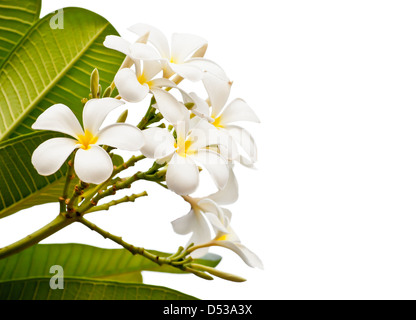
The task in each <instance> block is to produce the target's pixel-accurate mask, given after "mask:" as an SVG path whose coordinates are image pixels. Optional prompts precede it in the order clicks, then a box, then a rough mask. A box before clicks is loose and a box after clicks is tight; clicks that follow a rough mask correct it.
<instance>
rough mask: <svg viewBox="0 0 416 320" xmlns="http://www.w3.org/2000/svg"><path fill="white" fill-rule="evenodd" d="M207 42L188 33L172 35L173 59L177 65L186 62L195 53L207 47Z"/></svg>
mask: <svg viewBox="0 0 416 320" xmlns="http://www.w3.org/2000/svg"><path fill="white" fill-rule="evenodd" d="M206 44H207V41H206V40H205V39H203V38H201V37H199V36H196V35H193V34H186V33H174V34H172V44H171V57H172V58H173V59H174V60H175V62H177V63H181V62H183V61H185V59H186V58H189V57H190V56H191V54H192V53H193V52H195V51H196V50H198V49H199V48H201V47H203V46H205V45H206Z"/></svg>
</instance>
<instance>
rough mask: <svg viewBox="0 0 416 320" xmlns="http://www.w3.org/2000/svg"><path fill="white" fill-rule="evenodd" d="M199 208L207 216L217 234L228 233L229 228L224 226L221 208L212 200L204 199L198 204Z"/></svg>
mask: <svg viewBox="0 0 416 320" xmlns="http://www.w3.org/2000/svg"><path fill="white" fill-rule="evenodd" d="M198 206H199V207H200V208H201V210H202V211H204V213H205V216H206V217H207V218H208V220H209V221H210V222H211V224H212V226H213V227H214V230H215V232H216V233H217V232H218V231H222V232H224V233H227V232H228V231H227V228H226V226H225V225H224V221H225V218H224V213H223V210H222V208H221V207H219V206H218V205H217V203H215V202H214V201H212V200H211V199H207V198H203V199H201V200H200V201H199V202H198Z"/></svg>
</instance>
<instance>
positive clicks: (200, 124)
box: [188, 117, 221, 151]
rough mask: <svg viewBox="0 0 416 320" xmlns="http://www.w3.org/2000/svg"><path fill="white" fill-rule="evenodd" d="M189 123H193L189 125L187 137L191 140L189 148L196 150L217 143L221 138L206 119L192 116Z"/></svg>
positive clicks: (218, 132)
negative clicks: (191, 125)
mask: <svg viewBox="0 0 416 320" xmlns="http://www.w3.org/2000/svg"><path fill="white" fill-rule="evenodd" d="M191 124H194V126H193V127H191V129H190V134H189V137H188V140H189V141H192V143H191V145H190V146H189V150H191V151H198V150H199V149H201V148H205V147H206V146H209V145H215V144H217V143H219V141H220V139H221V136H220V135H221V133H220V131H219V130H218V129H217V128H215V127H214V126H213V125H212V124H210V123H209V122H208V121H207V120H205V119H201V118H197V117H194V118H192V121H191Z"/></svg>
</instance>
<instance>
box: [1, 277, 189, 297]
mask: <svg viewBox="0 0 416 320" xmlns="http://www.w3.org/2000/svg"><path fill="white" fill-rule="evenodd" d="M49 282H50V278H32V279H27V280H17V281H6V282H0V300H197V299H196V298H195V297H193V296H190V295H187V294H184V293H181V292H179V291H176V290H173V289H169V288H166V287H160V286H153V285H146V284H134V283H125V282H116V281H104V280H92V279H84V278H79V279H78V278H65V281H64V289H51V288H50V284H49Z"/></svg>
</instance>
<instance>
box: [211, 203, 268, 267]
mask: <svg viewBox="0 0 416 320" xmlns="http://www.w3.org/2000/svg"><path fill="white" fill-rule="evenodd" d="M223 211H224V215H223V217H219V218H220V219H221V218H223V219H224V220H222V221H221V222H222V225H223V226H225V229H226V231H225V232H224V231H223V229H222V228H221V229H219V228H217V234H216V236H215V238H214V239H213V240H211V241H210V242H208V243H207V245H209V246H220V247H224V248H227V249H230V250H232V251H234V252H235V253H236V254H238V255H239V256H240V258H241V259H243V261H244V262H245V263H246V264H247V265H248V266H250V267H253V268H256V267H257V268H260V269H263V263H262V262H261V260H260V258H259V257H258V256H257V255H256V254H255V253H254V252H253V251H251V250H250V249H248V248H247V247H246V246H245V245H243V244H242V243H241V241H240V239H239V238H238V236H237V234H236V233H235V232H234V230H233V229H232V228H231V226H230V220H231V211H229V210H228V209H225V208H223ZM214 229H215V226H214Z"/></svg>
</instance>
